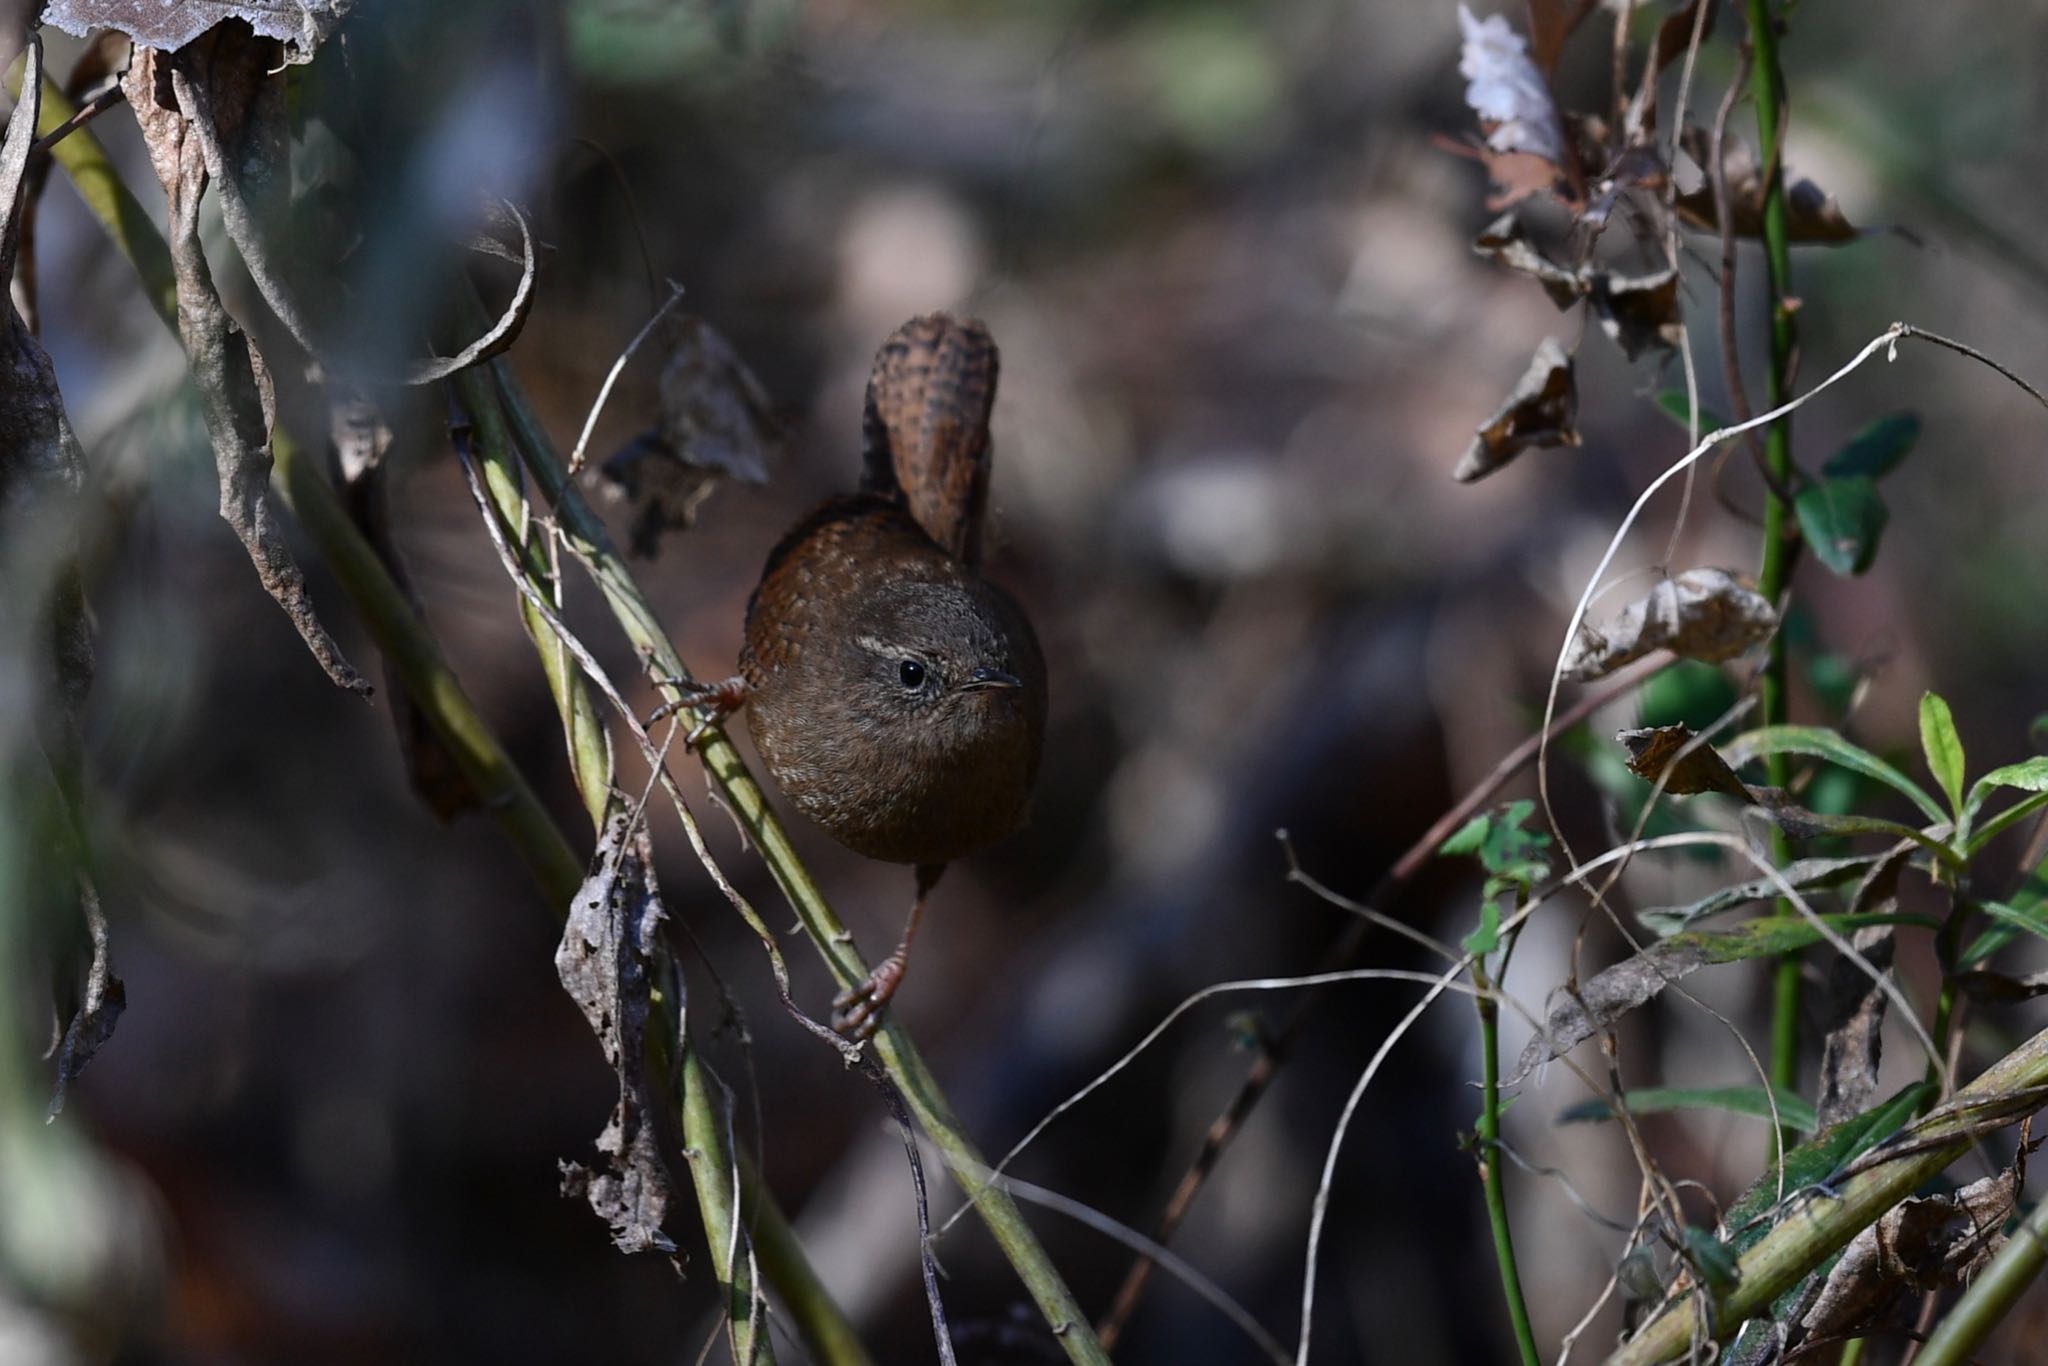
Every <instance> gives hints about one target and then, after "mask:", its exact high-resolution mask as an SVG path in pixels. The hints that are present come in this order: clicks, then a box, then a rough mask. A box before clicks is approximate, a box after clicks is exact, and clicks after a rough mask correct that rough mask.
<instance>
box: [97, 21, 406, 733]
mask: <svg viewBox="0 0 2048 1366" xmlns="http://www.w3.org/2000/svg"><path fill="white" fill-rule="evenodd" d="M214 47H215V39H214V38H213V37H207V38H202V39H201V40H200V41H199V42H197V43H195V44H193V45H192V46H191V47H188V48H186V49H184V50H183V51H181V52H178V53H175V54H172V53H167V52H159V51H156V50H154V49H151V48H146V47H145V48H140V49H138V50H137V52H136V54H135V61H134V63H133V64H132V65H131V66H130V67H129V69H128V74H127V75H126V76H124V77H123V78H122V82H123V86H124V88H125V89H126V90H127V92H128V103H129V105H130V106H131V107H132V108H133V109H134V111H135V122H136V125H137V126H138V127H139V128H140V129H141V130H142V139H143V143H144V145H145V146H146V147H147V148H148V151H149V159H150V164H151V166H152V167H153V168H154V169H155V171H156V175H157V179H158V181H160V182H161V183H162V185H163V188H164V196H165V199H166V200H167V201H168V208H169V219H170V222H169V232H168V234H167V235H168V236H169V238H170V246H171V263H172V266H173V268H174V269H175V271H176V273H177V280H178V335H179V338H180V340H182V341H183V342H184V345H185V358H186V363H187V365H188V366H189V368H190V370H191V374H192V380H193V383H194V385H195V386H196V387H197V388H198V390H199V396H200V410H201V413H202V414H203V416H204V417H205V420H206V432H207V436H208V438H209V440H210V441H211V442H212V445H213V453H214V463H215V466H216V467H217V469H218V471H219V474H220V513H221V517H222V518H223V519H224V520H225V521H226V522H227V523H228V525H229V526H231V527H233V528H234V531H235V534H236V536H238V537H239V538H240V539H241V542H242V545H243V547H244V548H245V549H246V550H247V551H248V553H249V559H250V561H251V562H252V563H253V564H254V565H255V566H256V576H257V578H258V579H259V580H260V581H261V582H262V584H263V588H264V591H266V592H267V593H269V594H270V596H271V597H272V598H273V599H274V600H275V601H276V602H277V604H278V606H280V607H282V608H283V609H284V611H285V614H286V615H287V616H289V617H290V618H291V621H292V625H293V626H295V627H297V628H298V632H299V636H300V638H301V639H302V640H304V641H305V643H306V648H307V649H308V650H310V651H311V652H312V654H313V657H314V659H316V660H318V661H319V663H320V666H321V667H322V668H323V669H325V670H326V671H327V676H328V677H329V678H330V679H332V680H333V681H334V682H335V683H336V684H338V685H339V686H341V687H344V688H347V689H349V690H350V691H351V692H354V693H357V694H359V695H361V696H364V697H368V696H369V694H370V691H371V688H370V683H369V680H367V679H365V678H364V677H363V676H362V675H361V674H359V673H357V672H356V670H355V668H354V667H353V666H352V665H350V664H349V662H348V660H347V659H345V658H344V657H343V656H342V653H341V648H340V647H339V646H338V645H336V644H335V643H334V638H333V637H332V636H330V635H329V634H328V633H327V628H326V627H325V626H324V625H322V624H321V622H320V618H319V616H318V615H317V614H316V613H315V612H314V610H313V602H312V598H311V596H310V595H309V594H308V593H307V592H306V578H305V575H304V573H303V572H301V571H300V569H299V565H298V561H297V560H296V559H294V558H293V557H292V553H291V548H290V547H289V546H288V545H287V544H286V543H285V538H284V532H283V529H282V528H281V527H280V526H279V525H278V519H277V514H276V511H275V509H274V508H273V507H272V505H271V502H270V470H271V455H270V424H271V419H272V416H273V408H274V404H273V398H272V394H271V389H270V377H269V374H268V373H267V371H266V370H265V368H264V365H263V358H262V356H261V355H260V354H259V353H258V352H257V350H256V347H255V344H254V343H253V342H252V341H251V340H250V339H249V337H248V335H247V334H246V333H245V332H244V331H243V330H242V327H241V325H240V324H238V323H237V322H236V321H235V320H234V319H233V318H232V317H230V316H229V314H228V311H227V308H226V306H225V305H224V304H222V303H221V299H220V294H219V293H218V292H217V291H216V290H215V288H214V284H213V272H212V270H211V268H210V267H209V266H208V265H207V261H206V252H205V248H204V246H203V245H202V243H201V241H200V231H199V208H200V200H201V198H202V197H203V196H204V195H205V193H206V186H207V180H208V176H207V169H206V168H207V155H206V150H205V146H204V143H205V141H206V139H204V138H203V137H202V136H201V135H200V134H199V132H198V131H197V130H196V129H195V128H194V127H193V120H194V119H195V118H196V117H198V115H197V114H196V113H195V112H194V109H193V108H190V107H187V105H186V104H185V99H186V98H187V97H190V96H193V95H194V94H195V93H196V92H197V91H198V90H200V89H201V88H204V87H206V86H207V85H208V83H209V82H211V81H212V80H213V79H215V78H216V77H217V76H218V77H220V78H221V79H228V78H229V76H228V73H229V72H231V71H233V70H236V69H239V68H240V67H241V66H243V65H245V64H246V62H247V61H248V60H249V56H250V49H249V47H248V45H246V44H231V45H230V46H229V47H228V48H226V49H225V50H223V51H222V52H220V53H216V52H215V51H214ZM217 56H218V57H220V58H221V60H220V62H218V63H217V62H216V60H215V58H216V57H217ZM181 90H182V91H183V92H184V95H183V96H181V95H180V94H179V92H180V91H181Z"/></svg>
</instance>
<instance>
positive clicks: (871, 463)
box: [861, 313, 997, 564]
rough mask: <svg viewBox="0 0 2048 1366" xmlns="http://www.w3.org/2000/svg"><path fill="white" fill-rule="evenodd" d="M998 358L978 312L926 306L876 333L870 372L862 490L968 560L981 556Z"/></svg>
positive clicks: (950, 552)
mask: <svg viewBox="0 0 2048 1366" xmlns="http://www.w3.org/2000/svg"><path fill="white" fill-rule="evenodd" d="M996 368H997V359H996V344H995V342H994V341H993V340H992V339H991V338H990V337H989V334H988V329H987V328H986V327H984V326H982V325H981V323H980V322H978V321H976V320H974V319H972V318H970V319H967V320H965V321H962V320H960V319H957V318H954V317H952V316H951V315H950V314H945V313H927V314H925V315H924V316H923V317H920V318H912V319H911V320H910V321H909V322H907V323H905V324H903V326H901V327H899V328H897V329H896V331H895V332H894V333H892V334H891V335H890V337H889V340H887V341H885V342H883V343H882V349H881V350H880V351H878V352H877V353H876V354H875V366H874V369H873V370H872V371H870V372H869V375H868V401H867V413H866V416H865V418H864V420H863V423H862V433H863V437H864V440H865V445H866V451H865V462H866V463H865V468H864V470H863V472H862V476H861V488H862V490H863V491H864V492H867V493H875V494H881V495H882V496H884V497H888V498H893V499H895V500H897V501H899V502H901V503H902V504H903V505H904V507H905V508H907V509H908V510H909V512H910V515H911V516H912V517H913V518H915V519H916V520H917V524H918V525H919V526H921V527H923V528H924V530H925V534H926V535H928V536H930V537H931V538H932V539H933V540H934V541H937V542H938V543H939V545H941V546H942V547H944V548H945V550H946V551H947V552H948V553H949V554H952V555H954V556H955V557H957V558H959V559H961V560H964V561H966V562H967V563H969V564H972V563H974V562H975V561H977V560H978V559H980V557H981V529H982V528H981V524H982V516H983V511H984V509H985V507H986V505H987V503H988V475H989V464H990V459H991V452H990V449H989V436H988V419H989V410H990V409H991V408H993V407H994V405H995V399H996Z"/></svg>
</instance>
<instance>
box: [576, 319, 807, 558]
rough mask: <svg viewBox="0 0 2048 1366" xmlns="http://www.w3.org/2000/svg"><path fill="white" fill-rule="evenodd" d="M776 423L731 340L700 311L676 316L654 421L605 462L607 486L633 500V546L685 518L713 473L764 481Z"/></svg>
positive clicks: (654, 549)
mask: <svg viewBox="0 0 2048 1366" xmlns="http://www.w3.org/2000/svg"><path fill="white" fill-rule="evenodd" d="M781 446H782V426H781V424H780V423H779V422H778V421H776V418H775V412H774V407H773V405H772V404H770V402H769V401H768V392H767V390H766V389H764V388H763V387H762V385H761V381H760V380H759V379H757V378H755V376H754V372H753V371H752V370H751V369H749V368H748V367H747V363H746V362H745V361H743V360H741V359H740V356H739V353H738V352H737V351H735V350H734V349H733V347H732V344H731V343H730V342H728V341H727V340H726V339H725V337H724V336H723V335H722V334H721V333H720V332H719V331H718V330H717V329H716V328H714V327H712V326H711V324H709V323H707V322H705V321H704V320H703V319H702V318H694V317H684V318H682V319H680V320H679V321H678V326H677V327H676V329H675V332H674V336H673V340H672V341H671V343H670V348H669V357H668V362H667V364H666V365H665V366H663V368H662V372H661V413H660V417H659V419H658V420H657V422H656V424H655V426H654V427H653V428H651V429H650V430H648V431H646V432H643V433H641V434H640V436H638V437H636V438H635V439H634V440H633V441H632V443H631V444H629V445H628V446H626V448H625V449H623V450H621V451H619V452H618V453H617V454H616V455H614V456H612V457H611V458H610V459H609V460H607V461H605V462H604V466H603V477H604V486H605V488H606V490H607V491H608V492H609V493H611V494H612V495H613V496H614V497H616V498H619V499H621V500H623V501H626V502H629V503H631V504H633V506H634V509H635V513H634V517H633V526H632V532H631V541H632V547H633V553H634V554H636V555H647V556H653V555H655V554H657V553H659V551H660V549H661V538H662V536H663V535H664V534H665V533H667V532H669V531H672V530H677V531H679V530H682V529H684V528H686V527H688V526H689V525H690V522H691V520H692V519H693V518H694V517H695V515H696V512H697V509H698V508H699V507H700V506H701V505H702V504H703V502H704V500H705V499H706V498H708V497H709V496H710V495H711V493H712V491H713V490H714V489H715V488H717V486H718V483H719V481H720V480H723V479H728V478H730V479H737V480H739V481H740V482H741V483H746V484H764V483H766V482H767V481H768V468H769V466H770V465H771V464H773V463H774V462H775V461H776V460H777V458H778V457H779V454H780V451H781Z"/></svg>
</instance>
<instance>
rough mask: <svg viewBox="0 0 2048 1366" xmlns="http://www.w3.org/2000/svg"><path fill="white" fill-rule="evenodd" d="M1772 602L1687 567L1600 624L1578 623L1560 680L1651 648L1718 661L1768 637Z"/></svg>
mask: <svg viewBox="0 0 2048 1366" xmlns="http://www.w3.org/2000/svg"><path fill="white" fill-rule="evenodd" d="M1777 629H1778V612H1777V609H1776V608H1774V607H1772V606H1771V600H1770V599H1769V598H1766V597H1765V596H1764V595H1763V594H1761V593H1759V592H1757V591H1756V590H1755V589H1753V588H1750V587H1748V586H1746V585H1745V584H1743V583H1742V581H1741V580H1739V579H1737V578H1736V577H1735V576H1734V575H1733V574H1730V573H1729V572H1728V571H1727V570H1725V569H1714V568H1700V569H1688V570H1686V571H1685V572H1684V573H1683V574H1678V575H1674V576H1673V577H1671V578H1668V579H1665V580H1663V581H1662V582H1661V583H1659V584H1657V586H1656V587H1654V588H1652V589H1651V590H1650V591H1649V592H1648V593H1647V594H1645V595H1644V596H1642V597H1640V598H1638V599H1636V600H1635V601H1634V602H1632V603H1630V604H1629V605H1628V606H1627V607H1624V608H1623V609H1622V610H1621V611H1620V612H1619V613H1618V614H1616V615H1615V617H1614V618H1613V619H1612V620H1611V621H1608V622H1607V623H1605V624H1604V625H1602V626H1599V627H1597V628H1596V627H1594V626H1591V625H1585V626H1581V627H1580V628H1579V635H1578V638H1577V639H1576V640H1574V641H1573V642H1572V649H1571V653H1570V654H1569V655H1567V656H1566V658H1565V677H1567V678H1570V679H1575V680H1577V681H1579V682H1585V681H1588V680H1590V679H1595V678H1604V677H1606V676H1607V675H1608V674H1611V673H1613V672H1614V671H1615V670H1616V669H1619V668H1621V667H1622V666H1623V665H1625V664H1628V663H1630V662H1632V661H1634V660H1638V659H1641V658H1642V657H1643V656H1644V655H1647V654H1650V653H1651V652H1653V651H1656V650H1669V651H1671V652H1672V653H1673V654H1676V655H1682V656H1684V657H1685V658H1687V659H1697V660H1702V661H1704V662H1706V663H1709V664H1718V663H1719V662H1721V661H1722V660H1724V659H1733V658H1735V656H1737V655H1739V654H1741V653H1742V652H1743V651H1745V650H1748V649H1750V648H1752V647H1753V646H1756V645H1761V644H1762V643H1763V642H1765V641H1766V640H1769V639H1770V638H1771V635H1772V633H1773V632H1775V631H1776V630H1777Z"/></svg>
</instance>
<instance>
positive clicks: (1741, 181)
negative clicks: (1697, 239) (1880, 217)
mask: <svg viewBox="0 0 2048 1366" xmlns="http://www.w3.org/2000/svg"><path fill="white" fill-rule="evenodd" d="M1682 145H1683V146H1684V148H1685V152H1686V155H1688V156H1690V157H1691V158H1692V159H1693V161H1694V162H1695V163H1696V164H1698V166H1699V167H1700V169H1701V170H1702V171H1706V172H1708V173H1709V174H1707V175H1705V176H1704V177H1703V178H1702V180H1701V183H1700V186H1699V188H1698V189H1696V190H1693V191H1692V192H1690V193H1688V194H1681V195H1679V196H1678V197H1677V199H1676V201H1675V203H1676V206H1677V209H1678V216H1679V217H1680V218H1682V219H1684V220H1685V221H1686V222H1687V223H1689V224H1691V225H1692V226H1693V227H1695V228H1698V229H1700V230H1701V231H1703V232H1719V231H1720V230H1721V219H1720V211H1719V209H1718V207H1717V206H1716V204H1715V202H1714V178H1713V175H1712V174H1711V171H1712V167H1713V143H1712V138H1711V136H1710V135H1709V134H1708V132H1707V130H1706V129H1704V128H1700V127H1696V126H1694V127H1688V128H1687V129H1686V130H1685V137H1684V140H1683V143H1682ZM1723 165H1724V166H1725V167H1726V169H1727V173H1728V204H1729V208H1730V209H1731V210H1732V216H1733V218H1734V226H1735V234H1736V236H1738V237H1762V236H1763V235H1764V188H1765V187H1764V181H1763V171H1762V169H1761V168H1760V167H1759V166H1758V165H1757V163H1756V158H1755V157H1754V156H1753V155H1751V153H1750V151H1749V148H1748V147H1746V146H1744V145H1743V144H1742V143H1741V142H1740V141H1738V140H1737V139H1734V138H1730V139H1728V141H1727V148H1726V153H1725V159H1724V161H1723ZM1785 229H1786V236H1787V238H1788V240H1790V241H1792V242H1804V243H1826V244H1833V245H1839V244H1841V243H1843V242H1853V241H1855V240H1856V239H1857V238H1858V237H1861V236H1862V235H1863V234H1862V231H1861V230H1860V229H1858V228H1857V227H1856V226H1855V225H1853V224H1852V223H1850V222H1849V220H1848V219H1847V218H1846V217H1844V216H1843V214H1842V206H1841V205H1840V204H1837V203H1836V202H1835V198H1834V196H1833V195H1830V194H1828V193H1827V192H1826V191H1824V190H1822V189H1821V188H1820V187H1819V186H1818V185H1815V184H1814V183H1813V182H1812V181H1810V180H1797V181H1792V182H1790V183H1788V184H1787V185H1786V187H1785Z"/></svg>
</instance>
